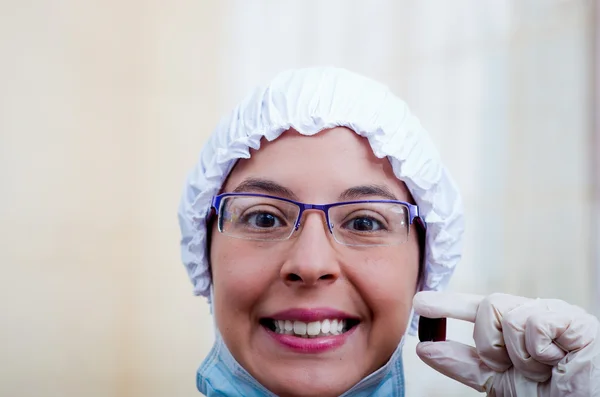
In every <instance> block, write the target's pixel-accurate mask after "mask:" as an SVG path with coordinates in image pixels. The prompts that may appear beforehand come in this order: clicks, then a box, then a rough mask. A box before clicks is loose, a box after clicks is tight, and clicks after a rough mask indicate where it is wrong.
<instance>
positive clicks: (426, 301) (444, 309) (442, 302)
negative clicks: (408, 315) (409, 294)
mask: <svg viewBox="0 0 600 397" xmlns="http://www.w3.org/2000/svg"><path fill="white" fill-rule="evenodd" d="M482 300H483V296H481V295H474V294H462V293H457V292H436V291H421V292H418V293H417V294H416V295H415V297H414V298H413V307H414V309H415V313H417V314H419V315H421V316H424V317H429V318H454V319H457V320H463V321H470V322H475V316H476V315H477V308H478V307H479V303H480V302H481V301H482Z"/></svg>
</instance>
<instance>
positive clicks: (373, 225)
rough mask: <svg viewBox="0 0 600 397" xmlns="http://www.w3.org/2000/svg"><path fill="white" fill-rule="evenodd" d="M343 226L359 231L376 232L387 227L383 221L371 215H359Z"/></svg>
mask: <svg viewBox="0 0 600 397" xmlns="http://www.w3.org/2000/svg"><path fill="white" fill-rule="evenodd" d="M343 227H344V228H346V229H350V230H354V231H357V232H374V231H377V230H381V229H385V227H384V226H383V225H382V223H381V222H379V221H378V220H377V219H375V218H373V217H370V216H359V217H356V218H354V219H350V220H349V221H348V222H346V223H345V224H344V225H343Z"/></svg>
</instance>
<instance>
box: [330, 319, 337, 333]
mask: <svg viewBox="0 0 600 397" xmlns="http://www.w3.org/2000/svg"><path fill="white" fill-rule="evenodd" d="M329 332H331V333H332V334H334V335H337V334H338V320H337V319H336V320H333V321H332V322H331V328H330V330H329Z"/></svg>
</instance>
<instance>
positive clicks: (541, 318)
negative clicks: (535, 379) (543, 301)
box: [525, 312, 567, 366]
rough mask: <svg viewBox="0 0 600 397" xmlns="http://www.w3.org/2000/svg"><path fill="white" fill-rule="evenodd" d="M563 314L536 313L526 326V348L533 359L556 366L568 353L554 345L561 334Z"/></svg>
mask: <svg viewBox="0 0 600 397" xmlns="http://www.w3.org/2000/svg"><path fill="white" fill-rule="evenodd" d="M562 316H563V315H562V314H559V313H556V312H542V313H536V314H534V315H532V316H531V317H529V318H528V319H527V324H526V325H525V347H526V348H527V351H528V352H529V354H531V357H533V358H534V359H535V360H536V361H539V362H541V363H544V364H548V365H551V366H555V365H556V364H558V363H559V362H560V360H562V359H563V358H564V357H565V356H566V355H567V352H566V351H565V350H563V349H561V348H560V347H559V346H558V345H557V344H555V343H554V336H555V335H556V334H558V333H561V332H560V331H559V330H558V328H559V327H561V324H563V319H562Z"/></svg>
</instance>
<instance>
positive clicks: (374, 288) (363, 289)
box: [348, 246, 419, 324]
mask: <svg viewBox="0 0 600 397" xmlns="http://www.w3.org/2000/svg"><path fill="white" fill-rule="evenodd" d="M354 263H360V265H357V266H352V267H350V270H349V272H348V277H349V279H350V281H351V282H352V283H353V284H354V285H355V286H356V288H357V289H358V290H359V292H360V294H361V296H362V298H363V299H364V300H365V302H366V303H367V304H368V306H369V307H370V308H371V310H372V311H373V314H374V317H384V318H389V319H390V320H392V319H393V321H394V323H398V321H399V320H402V321H400V323H402V324H404V323H405V321H404V318H405V317H406V321H408V318H407V317H408V315H409V314H410V309H411V307H412V297H413V295H414V294H415V290H416V285H417V278H418V272H419V252H418V247H416V246H415V247H409V246H403V247H389V248H387V247H386V248H384V249H382V250H380V251H379V252H371V253H369V254H366V255H365V257H364V258H363V260H362V261H361V260H359V261H356V259H355V262H354Z"/></svg>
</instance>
